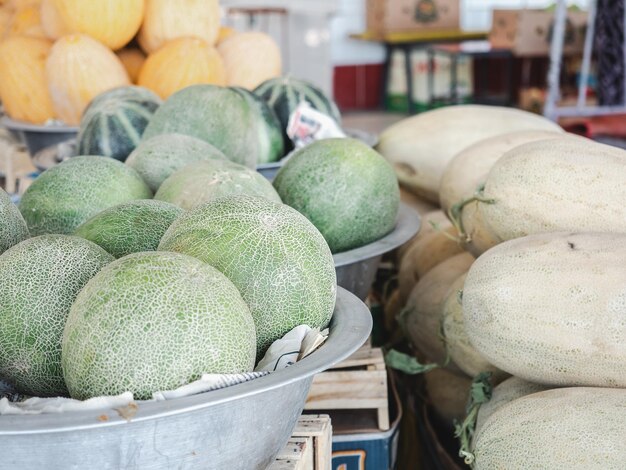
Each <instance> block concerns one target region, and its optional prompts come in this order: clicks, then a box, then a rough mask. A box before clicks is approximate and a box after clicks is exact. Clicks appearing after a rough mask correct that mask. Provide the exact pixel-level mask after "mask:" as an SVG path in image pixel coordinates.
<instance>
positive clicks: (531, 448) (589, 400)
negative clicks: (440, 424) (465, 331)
mask: <svg viewBox="0 0 626 470" xmlns="http://www.w3.org/2000/svg"><path fill="white" fill-rule="evenodd" d="M625 422H626V390H623V389H607V388H599V387H574V388H561V389H553V390H547V391H544V392H539V393H533V394H531V395H527V396H525V397H522V398H519V399H517V400H514V401H512V402H511V403H508V404H506V405H503V406H502V407H501V408H499V409H498V410H496V411H495V412H494V413H493V414H492V415H491V416H490V417H489V418H488V419H487V420H486V421H485V423H484V424H483V425H482V427H481V428H480V430H479V432H478V434H477V435H476V436H475V443H474V456H475V459H476V460H475V462H474V465H473V468H474V469H476V470H493V469H506V470H529V469H542V470H543V469H546V470H548V469H549V470H553V469H554V470H565V469H567V470H591V469H598V470H600V469H602V470H623V469H624V468H625V467H624V464H625V463H626V459H625V458H624V456H625V455H626V426H624V423H625Z"/></svg>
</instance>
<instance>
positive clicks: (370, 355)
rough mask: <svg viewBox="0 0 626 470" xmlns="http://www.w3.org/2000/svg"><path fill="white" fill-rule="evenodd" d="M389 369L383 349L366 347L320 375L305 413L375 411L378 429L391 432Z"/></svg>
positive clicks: (316, 379)
mask: <svg viewBox="0 0 626 470" xmlns="http://www.w3.org/2000/svg"><path fill="white" fill-rule="evenodd" d="M387 393H388V392H387V370H386V368H385V359H384V357H383V353H382V350H381V349H380V348H372V347H371V346H370V345H369V343H368V344H365V345H364V346H363V347H361V348H360V349H359V350H358V351H356V352H355V353H354V354H353V355H352V356H350V357H349V358H348V359H346V360H345V361H343V362H341V363H339V364H337V365H336V366H335V367H333V368H331V369H329V370H328V371H326V372H322V373H321V374H317V375H316V376H315V377H314V378H313V384H312V385H311V390H310V391H309V396H308V397H307V401H306V404H305V406H304V409H305V410H368V409H375V410H376V412H377V415H378V428H379V429H380V430H381V431H386V430H388V429H389V401H388V396H387Z"/></svg>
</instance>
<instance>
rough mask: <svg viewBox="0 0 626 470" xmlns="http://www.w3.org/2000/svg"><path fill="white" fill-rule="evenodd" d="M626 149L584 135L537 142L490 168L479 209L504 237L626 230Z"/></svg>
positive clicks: (523, 146)
mask: <svg viewBox="0 0 626 470" xmlns="http://www.w3.org/2000/svg"><path fill="white" fill-rule="evenodd" d="M625 174H626V151H624V150H622V149H619V148H617V147H611V146H608V145H603V144H598V143H595V142H592V141H586V140H583V139H573V138H568V139H557V140H547V141H545V140H544V141H539V142H532V143H528V144H524V145H521V146H519V147H516V148H514V149H513V150H511V151H510V152H507V153H506V154H505V155H504V156H503V157H502V158H500V159H499V160H498V162H497V163H496V164H495V165H494V167H493V168H492V169H491V171H490V172H489V176H488V177H487V180H486V182H485V188H484V190H483V191H482V192H481V194H480V195H481V197H482V198H483V199H485V200H487V201H490V202H479V204H478V210H479V211H480V213H481V217H482V218H483V220H484V222H485V224H486V225H487V227H488V228H489V229H490V230H491V231H492V232H493V233H494V234H495V235H496V236H497V237H498V238H499V239H501V240H510V239H512V238H517V237H523V236H525V235H530V234H533V233H544V232H557V231H575V232H621V233H624V232H626V205H624V201H626V184H624V183H625V182H626V179H625V177H624V175H625Z"/></svg>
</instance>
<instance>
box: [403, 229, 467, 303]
mask: <svg viewBox="0 0 626 470" xmlns="http://www.w3.org/2000/svg"><path fill="white" fill-rule="evenodd" d="M460 253H464V250H463V248H462V247H461V244H460V243H459V242H458V232H457V231H456V229H455V228H454V227H453V226H452V224H451V223H450V222H449V221H447V220H446V221H445V222H442V223H441V225H440V226H439V228H436V229H433V230H432V231H431V232H430V233H428V234H426V235H424V236H422V237H420V239H419V240H417V241H416V242H414V243H413V245H412V246H411V248H410V249H409V250H408V251H407V253H406V254H405V255H404V256H403V258H402V260H401V261H400V268H399V269H398V286H399V288H400V298H401V299H402V300H403V301H406V299H408V297H409V294H410V293H411V290H413V287H414V286H415V284H417V282H418V281H419V280H420V279H421V278H423V277H424V276H425V275H426V274H427V273H428V272H429V271H430V270H431V269H433V268H434V267H435V266H437V265H438V264H440V263H442V262H444V261H445V260H447V259H448V258H451V257H453V256H455V255H458V254H460Z"/></svg>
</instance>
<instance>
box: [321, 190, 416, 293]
mask: <svg viewBox="0 0 626 470" xmlns="http://www.w3.org/2000/svg"><path fill="white" fill-rule="evenodd" d="M420 223H421V221H420V216H419V214H418V213H417V211H415V210H414V209H412V208H410V207H409V206H408V205H406V204H405V203H403V202H401V203H400V210H399V211H398V218H397V219H396V226H395V228H394V229H393V230H392V231H391V232H390V233H388V234H387V235H385V236H384V237H383V238H381V239H379V240H376V241H375V242H373V243H370V244H368V245H365V246H361V247H359V248H354V249H353V250H349V251H344V252H342V253H336V254H334V255H333V259H334V260H335V271H336V272H337V284H339V285H340V286H341V287H343V288H345V289H347V290H349V291H350V292H352V293H353V294H354V295H356V296H357V297H358V298H359V299H361V300H365V298H366V297H367V294H368V293H369V290H370V288H371V287H372V284H373V283H374V279H375V277H376V271H377V270H378V265H379V264H380V260H381V258H382V256H383V255H384V254H385V253H387V252H389V251H392V250H395V249H396V248H398V247H400V246H402V245H403V244H405V243H406V242H407V241H409V240H410V239H411V238H413V236H415V234H416V233H417V231H418V230H419V228H420Z"/></svg>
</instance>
